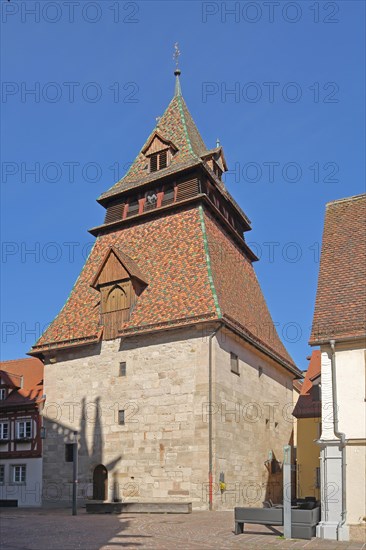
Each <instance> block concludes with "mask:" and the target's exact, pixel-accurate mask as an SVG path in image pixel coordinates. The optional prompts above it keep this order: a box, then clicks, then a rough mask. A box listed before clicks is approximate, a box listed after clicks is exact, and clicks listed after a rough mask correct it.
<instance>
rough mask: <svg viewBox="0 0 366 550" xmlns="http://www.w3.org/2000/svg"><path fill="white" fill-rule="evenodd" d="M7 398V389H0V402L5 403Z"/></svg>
mask: <svg viewBox="0 0 366 550" xmlns="http://www.w3.org/2000/svg"><path fill="white" fill-rule="evenodd" d="M3 396H4V397H3ZM7 397H8V392H7V389H6V388H0V401H5V399H6V398H7Z"/></svg>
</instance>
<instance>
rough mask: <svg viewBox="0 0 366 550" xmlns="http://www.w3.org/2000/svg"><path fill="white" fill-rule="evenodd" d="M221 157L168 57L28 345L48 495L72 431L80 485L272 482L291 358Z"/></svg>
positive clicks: (101, 488) (64, 491)
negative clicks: (69, 281) (155, 99)
mask: <svg viewBox="0 0 366 550" xmlns="http://www.w3.org/2000/svg"><path fill="white" fill-rule="evenodd" d="M226 170H227V166H226V161H225V157H224V153H223V149H222V147H220V146H219V147H216V148H214V149H208V148H207V147H206V146H205V144H204V142H203V140H202V138H201V136H200V134H199V132H198V130H197V128H196V125H195V123H194V122H193V119H192V117H191V115H190V113H189V111H188V109H187V106H186V104H185V102H184V99H183V97H182V94H181V89H180V82H179V71H176V87H175V94H174V97H173V99H172V101H171V102H170V104H169V105H168V107H167V109H166V111H165V113H164V114H163V116H162V117H161V118H160V119H158V122H157V125H156V127H155V128H154V130H153V132H152V133H151V134H150V136H149V138H148V139H147V141H146V143H145V145H144V146H143V148H142V149H141V151H140V153H139V154H138V156H137V158H136V159H135V161H134V162H133V164H132V166H131V168H130V170H129V171H128V173H127V174H126V175H125V177H124V178H123V179H122V180H121V181H119V182H118V183H117V184H116V185H114V186H113V187H112V188H111V189H110V190H109V191H107V192H106V193H103V194H102V195H101V197H99V199H98V200H99V202H100V204H102V205H103V206H104V207H105V208H106V217H105V221H104V223H103V224H102V225H99V226H97V227H95V228H93V229H92V230H90V231H91V233H92V234H93V235H94V236H96V242H95V245H94V248H93V250H92V252H91V254H90V256H89V258H88V260H87V262H86V264H85V266H84V268H83V270H82V272H81V274H80V276H79V278H78V280H77V282H76V284H75V286H74V288H73V291H72V293H71V295H70V297H69V299H68V301H67V303H66V304H65V306H64V308H63V309H62V311H61V312H60V314H59V315H58V316H57V318H56V319H55V321H54V322H53V323H52V324H51V325H50V327H49V328H48V329H47V331H46V332H45V333H44V334H43V336H42V337H41V339H40V340H39V341H38V342H37V344H36V345H35V346H34V347H33V348H32V350H31V354H32V355H35V356H37V357H40V358H42V360H43V361H44V362H45V392H46V394H47V404H46V407H45V409H44V422H45V427H46V439H45V442H44V444H45V457H44V464H43V466H44V467H43V472H44V481H45V483H50V482H51V480H53V482H57V483H56V485H55V490H56V491H57V497H55V498H57V499H59V500H61V501H65V500H68V499H69V495H70V487H71V485H70V482H71V475H72V464H71V463H69V462H68V460H67V456H68V454H67V453H68V449H69V448H70V445H71V443H72V441H73V438H74V437H77V438H78V442H79V481H80V483H79V498H80V500H85V499H95V500H116V501H118V500H121V499H123V500H129V499H130V500H138V501H140V502H143V501H145V502H146V501H147V502H151V501H166V502H177V501H184V502H192V503H193V507H194V508H196V509H208V508H209V509H226V508H232V507H233V506H234V505H235V504H238V503H244V502H245V503H247V504H248V503H249V504H251V505H255V504H257V505H258V503H259V502H261V501H262V500H265V499H266V498H267V497H268V496H272V497H274V498H275V499H279V498H281V460H282V447H283V445H285V444H288V443H289V442H291V441H292V416H291V412H292V384H293V380H294V379H295V378H297V377H299V376H301V373H300V371H299V370H298V369H297V367H296V366H295V365H294V363H293V361H292V359H291V357H290V356H289V355H288V353H287V351H286V349H285V347H284V346H283V344H282V342H281V340H280V339H279V337H278V335H277V332H276V330H275V327H274V324H273V321H272V319H271V316H270V313H269V311H268V308H267V305H266V302H265V300H264V297H263V294H262V292H261V289H260V286H259V283H258V281H257V278H256V275H255V272H254V269H253V262H254V261H255V260H256V259H257V258H256V256H255V254H254V253H253V252H252V251H251V250H250V248H249V247H248V245H247V244H246V242H245V238H244V232H246V231H248V230H249V229H250V228H251V226H250V222H249V220H248V218H247V216H246V215H245V214H244V212H243V211H242V210H241V208H240V207H239V206H238V204H237V203H236V202H235V200H234V199H233V198H232V196H231V195H230V194H229V193H228V191H227V189H226V187H225V185H224V183H223V181H222V174H223V173H224V172H225V171H226ZM51 404H52V405H51ZM75 431H77V432H78V433H77V435H76V434H74V432H75Z"/></svg>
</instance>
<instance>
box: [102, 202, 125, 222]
mask: <svg viewBox="0 0 366 550" xmlns="http://www.w3.org/2000/svg"><path fill="white" fill-rule="evenodd" d="M124 206H125V205H124V203H118V204H113V205H112V206H108V208H107V212H106V215H105V220H104V223H112V222H116V221H118V220H121V219H122V216H123V209H124Z"/></svg>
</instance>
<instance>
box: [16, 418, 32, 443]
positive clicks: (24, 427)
mask: <svg viewBox="0 0 366 550" xmlns="http://www.w3.org/2000/svg"><path fill="white" fill-rule="evenodd" d="M30 437H32V421H31V420H22V421H20V422H17V438H18V439H28V438H30Z"/></svg>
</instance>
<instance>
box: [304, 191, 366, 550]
mask: <svg viewBox="0 0 366 550" xmlns="http://www.w3.org/2000/svg"><path fill="white" fill-rule="evenodd" d="M365 226H366V195H357V196H354V197H349V198H346V199H341V200H337V201H334V202H331V203H329V204H327V208H326V216H325V225H324V233H323V243H322V256H321V262H320V273H319V281H318V290H317V296H316V303H315V313H314V320H313V327H312V334H311V340H310V344H311V345H317V346H320V353H321V400H322V406H321V417H322V425H321V436H320V438H319V440H318V443H319V445H320V459H321V463H320V465H321V502H322V517H321V522H320V523H319V525H318V528H317V529H318V531H317V533H318V536H319V537H322V538H327V539H334V540H348V539H352V540H356V539H357V540H362V541H364V540H365V535H366V533H365V525H366V504H365V503H366V492H365V486H366V485H365V471H366V447H365V445H366V439H365V434H366V411H365V407H366V394H365V388H366V373H365V370H366V365H365V349H366V322H365V314H366V293H365V288H366V284H365V283H366V232H365Z"/></svg>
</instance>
